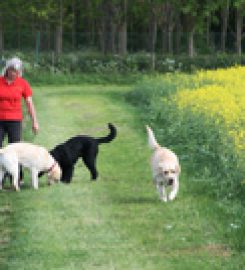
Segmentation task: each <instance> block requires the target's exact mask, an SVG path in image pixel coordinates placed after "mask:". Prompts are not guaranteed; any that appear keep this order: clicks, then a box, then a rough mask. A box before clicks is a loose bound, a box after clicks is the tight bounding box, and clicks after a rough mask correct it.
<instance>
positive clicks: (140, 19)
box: [0, 0, 245, 57]
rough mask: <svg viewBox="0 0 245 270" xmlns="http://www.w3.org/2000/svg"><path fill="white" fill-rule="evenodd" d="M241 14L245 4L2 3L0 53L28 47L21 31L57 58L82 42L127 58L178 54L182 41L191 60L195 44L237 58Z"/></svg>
mask: <svg viewBox="0 0 245 270" xmlns="http://www.w3.org/2000/svg"><path fill="white" fill-rule="evenodd" d="M244 16H245V0H216V1H213V0H202V1H201V0H130V1H129V0H33V1H30V0H29V1H27V0H8V1H1V2H0V52H2V51H4V50H5V49H7V48H8V47H11V44H14V45H16V44H19V43H22V44H24V45H25V43H26V46H27V45H28V37H26V38H25V37H24V35H25V33H32V35H35V34H36V33H39V36H38V39H37V38H35V40H34V43H37V42H38V45H39V46H40V48H41V49H43V50H51V49H53V50H54V51H55V53H56V54H57V55H59V54H61V53H62V51H63V49H64V46H65V44H67V43H69V45H70V48H71V50H72V49H74V50H75V49H77V48H79V44H80V43H81V39H83V40H86V44H87V45H88V46H89V45H91V46H96V48H97V49H98V50H99V51H101V52H102V53H104V54H115V53H116V54H119V55H125V54H127V53H128V52H129V51H130V50H132V49H133V50H135V51H137V50H140V49H142V48H144V49H145V50H147V51H149V52H155V51H160V52H161V53H165V54H178V53H180V52H181V46H182V44H183V43H185V49H186V53H188V55H189V56H190V57H193V56H194V55H195V54H196V53H197V51H196V46H197V45H196V44H197V43H198V42H199V43H200V42H202V43H203V44H202V46H203V47H205V48H206V49H207V50H208V49H210V48H211V47H212V46H214V45H217V46H218V47H219V50H220V51H221V52H226V51H228V50H229V48H230V47H232V48H234V50H235V51H236V53H237V54H238V55H241V54H242V52H243V50H244V35H245V25H244ZM53 33H54V35H53ZM214 33H219V35H218V38H217V35H216V37H215V38H213V37H214V35H213V34H214ZM142 35H144V37H145V38H144V39H142V40H141V39H140V37H141V36H142ZM228 35H229V36H231V37H232V38H231V39H229V40H228ZM10 36H11V37H12V40H11V39H10ZM200 36H202V40H201V41H200V39H199V37H200ZM37 40H38V41H37ZM230 40H231V41H230ZM142 45H144V46H142Z"/></svg>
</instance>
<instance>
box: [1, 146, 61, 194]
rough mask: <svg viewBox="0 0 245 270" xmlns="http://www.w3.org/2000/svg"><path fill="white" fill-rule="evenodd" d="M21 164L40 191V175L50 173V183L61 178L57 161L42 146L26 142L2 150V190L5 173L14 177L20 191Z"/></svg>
mask: <svg viewBox="0 0 245 270" xmlns="http://www.w3.org/2000/svg"><path fill="white" fill-rule="evenodd" d="M19 164H20V165H22V166H24V167H26V168H28V169H29V170H30V172H31V178H32V186H33V188H34V189H38V173H39V172H40V171H45V172H47V173H48V183H49V184H51V183H52V182H53V181H56V182H58V181H59V180H60V178H61V169H60V166H59V165H58V163H57V162H56V161H55V159H54V158H53V157H52V156H51V155H50V154H49V152H48V151H47V150H46V149H45V148H44V147H42V146H38V145H34V144H31V143H26V142H18V143H12V144H9V145H8V146H6V147H5V148H2V149H0V189H2V180H3V176H4V173H5V172H8V173H9V174H11V175H12V177H13V186H14V188H15V190H16V191H19V184H18V178H19Z"/></svg>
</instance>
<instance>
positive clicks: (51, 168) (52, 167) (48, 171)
mask: <svg viewBox="0 0 245 270" xmlns="http://www.w3.org/2000/svg"><path fill="white" fill-rule="evenodd" d="M56 164H57V162H56V161H55V162H54V164H53V165H52V166H51V167H50V168H49V169H48V170H47V171H46V172H47V173H50V172H51V171H52V170H53V169H54V167H55V165H56Z"/></svg>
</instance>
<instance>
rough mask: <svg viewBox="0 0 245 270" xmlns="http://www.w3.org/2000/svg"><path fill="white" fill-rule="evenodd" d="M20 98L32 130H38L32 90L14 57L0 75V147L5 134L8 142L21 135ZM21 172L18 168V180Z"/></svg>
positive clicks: (20, 63) (20, 64)
mask: <svg viewBox="0 0 245 270" xmlns="http://www.w3.org/2000/svg"><path fill="white" fill-rule="evenodd" d="M22 98H23V99H24V100H25V104H26V106H27V109H28V113H29V115H30V116H31V120H32V130H33V133H34V134H36V133H37V132H38V130H39V127H38V121H37V118H36V113H35V108H34V105H33V102H32V90H31V88H30V85H29V83H28V82H27V81H26V80H24V79H23V78H22V62H21V60H20V59H19V58H17V57H14V58H12V59H10V60H8V61H7V62H6V65H5V67H4V69H3V75H2V76H0V148H1V147H2V146H3V141H4V137H5V135H7V137H8V143H14V142H19V141H20V140H21V137H22V119H23V113H22ZM22 176H23V173H22V169H20V181H21V180H22V179H21V178H22Z"/></svg>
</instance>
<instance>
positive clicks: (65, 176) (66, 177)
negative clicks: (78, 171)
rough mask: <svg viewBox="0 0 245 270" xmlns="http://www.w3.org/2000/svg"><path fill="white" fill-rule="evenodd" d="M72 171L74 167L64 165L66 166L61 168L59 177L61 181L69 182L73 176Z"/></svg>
mask: <svg viewBox="0 0 245 270" xmlns="http://www.w3.org/2000/svg"><path fill="white" fill-rule="evenodd" d="M73 171H74V167H73V166H71V167H66V168H62V177H61V181H62V182H64V183H70V182H71V179H72V176H73Z"/></svg>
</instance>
